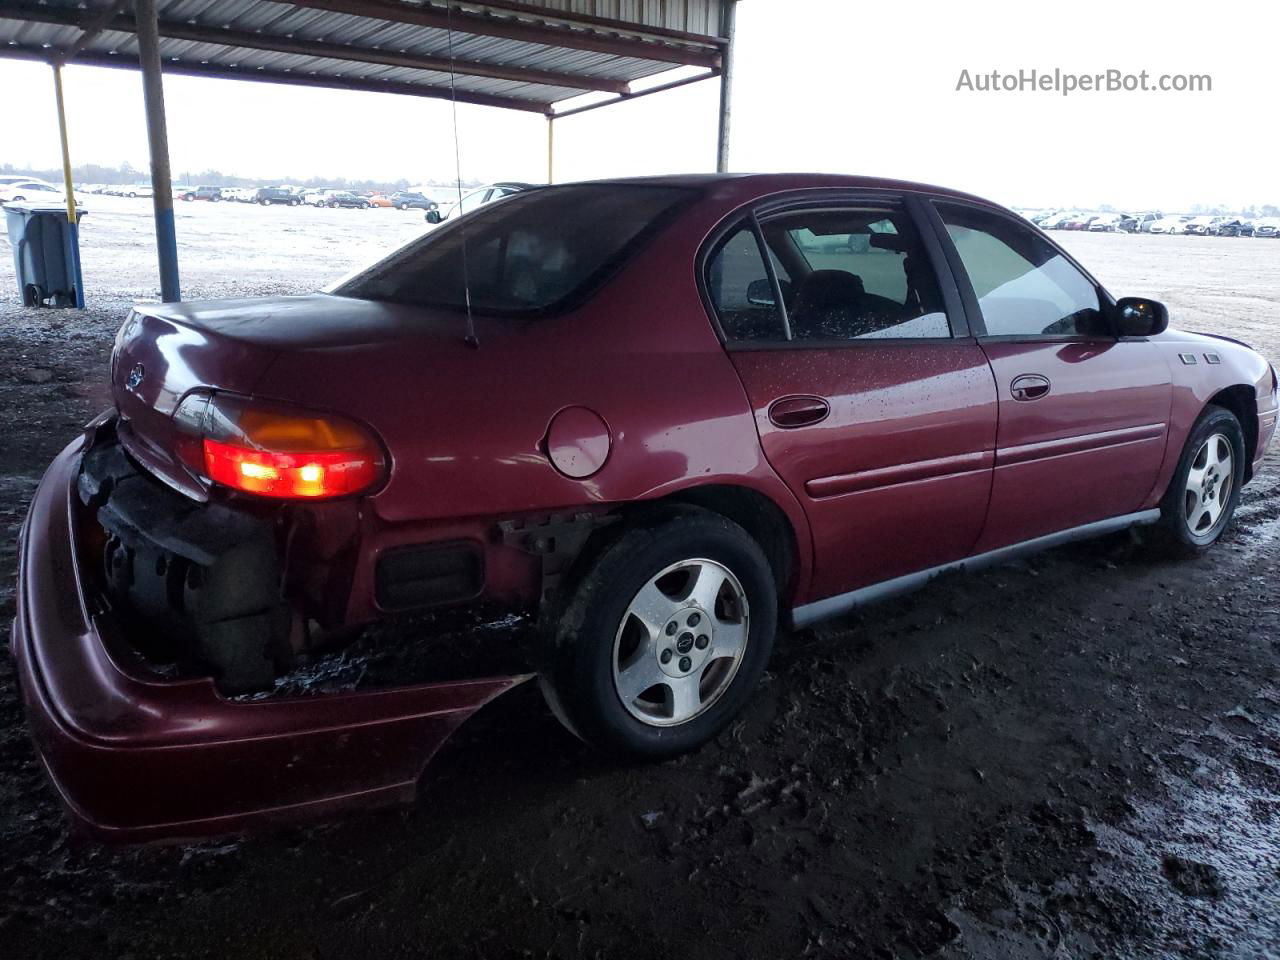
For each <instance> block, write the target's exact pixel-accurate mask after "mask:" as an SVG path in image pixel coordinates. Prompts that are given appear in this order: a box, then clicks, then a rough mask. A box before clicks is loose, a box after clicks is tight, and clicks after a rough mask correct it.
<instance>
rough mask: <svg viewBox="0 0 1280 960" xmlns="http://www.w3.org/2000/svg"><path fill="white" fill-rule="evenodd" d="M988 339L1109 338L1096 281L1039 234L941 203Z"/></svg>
mask: <svg viewBox="0 0 1280 960" xmlns="http://www.w3.org/2000/svg"><path fill="white" fill-rule="evenodd" d="M937 207H938V212H939V213H940V214H941V215H942V220H943V223H945V224H946V227H947V233H948V234H949V235H950V237H951V241H952V243H954V244H955V247H956V251H957V252H958V253H959V254H960V261H961V263H963V264H964V269H965V273H967V274H968V275H969V282H970V283H971V284H972V285H973V293H974V296H975V297H977V299H978V306H979V308H980V309H981V311H982V320H983V323H984V324H985V325H986V332H987V335H988V336H992V337H1008V336H1032V337H1034V336H1067V337H1070V336H1099V335H1105V334H1106V333H1107V332H1108V326H1107V322H1106V318H1105V317H1104V315H1103V312H1102V302H1101V300H1100V299H1099V297H1098V290H1097V288H1096V287H1095V286H1094V285H1093V282H1092V281H1091V280H1090V279H1089V278H1088V277H1086V276H1085V275H1084V274H1083V273H1081V272H1080V271H1079V270H1078V269H1077V268H1076V267H1075V266H1074V265H1073V264H1072V263H1071V261H1069V260H1068V259H1067V258H1066V257H1064V256H1063V255H1062V254H1061V253H1060V252H1059V251H1058V249H1057V248H1056V247H1054V245H1053V244H1051V243H1050V242H1049V241H1048V240H1047V239H1045V238H1044V237H1043V236H1041V235H1040V234H1039V233H1038V232H1037V231H1035V230H1031V229H1028V228H1026V227H1023V226H1022V225H1020V224H1017V223H1014V222H1013V221H1012V220H1009V219H1006V218H1005V217H1002V216H1000V215H999V214H996V213H992V212H989V211H986V210H981V209H977V208H974V207H967V206H963V205H959V204H949V203H939V204H938V205H937Z"/></svg>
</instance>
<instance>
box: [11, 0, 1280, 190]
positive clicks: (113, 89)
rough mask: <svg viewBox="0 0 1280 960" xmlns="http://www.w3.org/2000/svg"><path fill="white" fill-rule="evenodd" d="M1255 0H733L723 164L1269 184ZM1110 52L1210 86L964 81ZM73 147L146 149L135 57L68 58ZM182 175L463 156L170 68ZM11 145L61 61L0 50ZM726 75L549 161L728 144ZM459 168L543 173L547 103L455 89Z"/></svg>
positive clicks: (567, 164) (418, 177) (1084, 61)
mask: <svg viewBox="0 0 1280 960" xmlns="http://www.w3.org/2000/svg"><path fill="white" fill-rule="evenodd" d="M1278 31H1280V11H1278V10H1277V8H1276V7H1275V5H1273V4H1267V3H1260V2H1257V0H1249V2H1246V0H1216V2H1214V3H1211V4H1208V3H1204V2H1203V0H1199V2H1195V3H1192V2H1184V0H1161V2H1155V0H1126V2H1123V3H1121V2H1119V0H1077V2H1075V3H1072V4H1054V5H1048V4H1041V3H1028V2H1026V0H1019V2H1012V0H971V2H969V3H964V4H959V3H953V2H934V0H924V2H915V3H867V2H852V0H743V2H742V3H741V5H740V7H739V12H738V46H737V56H738V61H737V75H736V78H735V87H734V98H733V125H732V131H733V140H732V155H731V165H732V168H733V169H734V170H761V171H773V170H814V171H831V172H840V173H857V174H876V175H885V176H894V177H901V178H906V179H913V180H922V181H927V182H933V183H939V184H943V185H947V186H952V187H957V188H960V189H965V190H969V191H972V192H974V193H978V194H981V195H984V196H988V197H991V198H992V199H995V200H998V201H1000V202H1003V203H1006V204H1011V205H1012V204H1016V205H1027V206H1039V205H1096V204H1102V203H1110V204H1112V205H1114V206H1116V207H1127V208H1134V209H1137V208H1146V207H1162V208H1164V209H1166V210H1169V209H1185V208H1187V207H1189V206H1190V205H1191V204H1193V203H1200V204H1206V205H1210V204H1225V205H1232V206H1243V205H1248V204H1263V203H1272V204H1280V176H1277V154H1278V152H1280V136H1277V126H1276V119H1275V117H1276V114H1275V101H1276V94H1277V92H1278V88H1280V69H1278V67H1277V63H1276V60H1275V54H1274V40H1275V37H1276V36H1277V34H1278ZM1032 68H1035V69H1038V70H1040V71H1048V72H1052V71H1053V70H1054V69H1055V68H1060V69H1061V70H1063V71H1070V72H1075V73H1081V74H1084V73H1094V72H1100V71H1105V70H1107V69H1108V68H1116V69H1120V70H1123V71H1126V72H1132V73H1137V72H1139V71H1141V70H1146V71H1149V73H1150V74H1151V77H1152V82H1154V81H1155V78H1157V77H1159V76H1160V75H1161V74H1174V73H1179V74H1208V75H1210V76H1211V77H1212V87H1213V89H1212V91H1210V92H1197V93H1175V92H1166V93H1159V92H1147V93H1141V92H1134V93H1124V92H1117V93H1106V92H1103V93H1083V92H1078V93H1075V94H1073V95H1071V96H1068V97H1063V96H1061V95H1059V94H1056V93H1043V92H1037V93H1032V92H1018V93H979V92H958V91H957V90H956V85H957V81H958V79H959V77H960V75H961V71H962V70H966V69H967V70H969V71H970V73H971V74H972V75H977V74H979V73H989V72H990V71H992V70H1000V71H1002V72H1010V73H1013V72H1016V71H1018V70H1020V69H1027V70H1029V69H1032ZM66 93H67V99H68V110H69V121H70V125H71V137H72V143H71V146H72V159H73V161H75V162H97V163H104V164H109V165H115V164H118V163H120V162H121V161H124V160H128V161H129V162H131V163H133V164H134V165H135V166H137V167H139V169H145V168H146V164H147V153H146V136H145V129H144V125H143V117H142V97H141V86H140V81H139V79H138V77H137V74H136V73H134V72H132V71H123V70H107V69H96V68H91V67H71V68H68V70H67V72H66ZM165 98H166V101H167V104H168V114H169V136H170V144H171V156H172V163H173V169H174V175H175V179H177V180H183V179H186V175H187V174H188V173H189V174H190V175H191V176H195V174H196V173H198V172H199V171H201V170H204V169H208V168H213V169H218V170H221V171H223V172H225V173H233V174H237V175H247V176H258V177H262V178H264V179H282V178H284V177H286V176H294V177H299V178H302V177H308V176H311V175H316V174H319V175H326V176H346V177H352V178H361V177H369V178H382V179H388V180H394V179H398V178H400V177H404V178H406V179H408V180H410V181H413V182H419V181H422V180H427V179H437V180H443V179H447V178H449V177H450V176H452V174H453V168H454V163H453V127H452V122H451V113H450V106H449V104H448V103H447V102H442V101H433V100H423V99H419V98H410V97H398V96H389V95H383V94H372V93H351V92H344V91H329V90H312V89H305V88H293V87H285V86H276V85H270V84H253V83H245V82H237V81H224V80H201V79H195V78H190V77H176V76H175V77H169V78H166V80H165ZM0 99H2V101H3V127H0V163H2V162H11V163H15V164H32V165H36V166H41V167H47V166H55V165H57V164H58V162H59V160H58V139H57V127H56V122H55V120H54V112H53V92H52V83H51V80H50V71H49V69H48V67H46V66H43V65H40V64H32V63H24V62H16V61H13V62H9V61H3V60H0ZM716 103H717V91H716V85H715V82H714V81H709V82H706V83H702V84H695V85H693V86H690V87H687V88H684V89H682V90H677V91H673V92H671V93H665V94H658V95H655V96H653V97H648V98H645V99H642V100H638V101H635V102H634V103H629V104H622V105H619V106H617V107H611V108H608V109H604V110H598V111H593V112H592V113H590V114H586V115H584V116H582V117H574V118H568V119H566V120H563V121H560V122H558V123H557V125H556V178H557V180H569V179H584V178H592V177H602V176H616V175H624V174H645V173H661V172H670V171H705V170H710V169H713V168H714V163H715V112H716ZM458 119H459V133H460V140H461V148H462V173H463V176H464V177H466V178H478V179H485V180H493V179H527V180H541V179H544V178H545V172H546V122H545V121H544V120H543V119H542V118H541V117H540V116H538V115H526V114H522V113H518V112H514V111H503V110H496V109H491V108H484V107H470V106H466V105H461V106H459V108H458Z"/></svg>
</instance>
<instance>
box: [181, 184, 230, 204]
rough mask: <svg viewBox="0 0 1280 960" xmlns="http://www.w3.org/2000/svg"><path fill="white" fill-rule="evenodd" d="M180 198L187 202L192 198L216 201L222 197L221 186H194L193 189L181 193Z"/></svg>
mask: <svg viewBox="0 0 1280 960" xmlns="http://www.w3.org/2000/svg"><path fill="white" fill-rule="evenodd" d="M182 199H183V200H186V201H188V202H190V201H192V200H209V201H211V202H213V203H217V202H218V201H219V200H221V199H222V188H221V187H196V188H195V189H194V190H188V191H187V192H186V193H184V194H183V195H182Z"/></svg>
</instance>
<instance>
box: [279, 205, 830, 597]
mask: <svg viewBox="0 0 1280 960" xmlns="http://www.w3.org/2000/svg"><path fill="white" fill-rule="evenodd" d="M710 226H711V222H710V221H708V219H707V216H706V215H705V214H703V213H702V212H701V211H700V208H698V207H695V208H694V210H693V211H691V212H690V213H689V214H686V215H685V216H684V217H682V218H681V220H679V221H677V222H676V223H673V224H672V225H671V227H669V228H668V229H667V230H666V231H665V232H664V233H662V234H661V235H659V236H658V237H657V238H656V239H655V240H654V242H652V243H651V244H650V245H649V246H648V247H647V248H646V249H645V250H643V251H641V253H640V254H639V255H638V256H636V257H635V258H634V259H633V260H632V261H630V262H629V263H628V264H627V265H626V266H625V268H624V269H623V270H622V271H621V272H620V273H619V274H618V275H617V276H616V277H615V278H614V279H613V280H612V281H611V282H610V283H609V284H607V285H606V286H605V287H604V288H603V289H602V290H601V291H600V292H599V293H598V294H597V295H596V296H595V297H594V298H592V299H591V300H590V301H589V302H588V303H587V304H586V305H585V306H584V307H582V308H580V309H578V310H576V311H574V312H572V313H569V314H565V315H563V316H560V317H555V318H548V319H543V320H537V321H532V322H524V323H518V324H516V323H514V322H512V321H498V320H484V319H479V321H478V333H479V340H480V346H479V347H478V349H474V350H467V349H459V350H447V351H443V353H440V354H437V355H436V356H432V355H431V354H430V353H424V352H420V351H417V350H415V349H412V348H410V347H406V349H404V350H403V351H400V352H390V353H389V352H387V351H385V350H379V351H378V352H377V353H376V354H375V353H373V352H369V353H366V352H365V348H363V347H361V346H360V345H339V346H335V347H332V348H328V349H326V348H318V349H312V350H308V351H306V352H305V355H298V356H290V355H282V356H281V357H280V358H279V359H278V360H277V361H276V362H275V363H274V364H273V366H272V368H271V370H270V373H269V375H268V376H266V377H265V378H264V381H263V383H262V384H261V385H260V387H259V389H258V391H257V392H258V393H259V395H264V396H265V395H268V394H270V393H273V392H276V393H278V394H279V395H280V396H281V397H288V398H291V399H293V400H295V401H296V402H299V403H303V404H308V403H311V404H313V405H316V406H320V407H324V408H329V409H338V410H342V411H343V412H344V413H348V414H351V415H354V416H356V417H358V418H360V419H361V420H363V421H365V422H367V423H369V424H371V425H372V426H373V427H374V428H375V429H376V430H377V431H378V432H379V434H380V435H381V436H382V438H383V440H384V441H385V442H386V445H387V448H388V450H389V451H390V453H391V457H392V460H393V469H392V472H391V476H390V479H389V481H388V483H387V485H386V486H385V487H384V488H383V489H382V490H381V491H379V492H378V493H377V494H376V495H374V496H373V497H371V498H370V499H369V501H368V502H369V506H370V509H371V511H372V513H373V514H374V515H375V517H376V519H377V520H378V521H379V522H380V523H382V524H386V525H390V526H396V525H407V524H420V523H423V522H424V521H425V522H430V523H433V524H435V523H449V522H453V521H459V520H463V519H466V518H494V519H498V518H503V517H507V516H513V515H521V514H532V513H540V512H553V511H564V510H568V509H573V508H578V507H591V506H596V505H610V504H618V503H626V502H633V501H639V500H648V499H653V498H658V497H663V496H667V495H670V494H674V493H677V492H680V491H682V490H686V489H689V488H694V487H698V486H704V485H709V484H733V485H737V486H742V487H746V488H749V489H753V490H755V491H757V492H759V493H762V494H764V495H765V496H767V497H768V498H769V499H770V500H772V501H773V502H774V503H775V504H777V505H778V506H779V507H780V508H781V509H782V510H783V512H784V513H785V514H786V515H787V517H788V519H789V520H790V521H791V525H792V528H793V530H794V533H795V537H796V541H797V557H796V560H797V570H796V574H797V576H796V579H795V590H796V594H797V596H798V597H805V596H807V584H808V579H809V571H810V566H811V558H812V548H811V546H810V540H809V533H808V528H807V525H806V522H805V520H804V516H803V513H802V511H801V509H800V507H799V505H798V504H797V503H796V501H795V499H794V497H793V496H792V495H791V493H790V491H789V490H788V489H787V487H786V486H785V484H783V483H782V481H781V480H780V479H779V478H778V476H777V475H776V474H775V473H774V471H773V470H772V468H771V467H770V466H769V464H768V463H767V461H766V460H765V458H764V456H763V453H762V451H761V449H760V442H759V438H758V436H757V433H756V426H755V421H754V418H753V414H752V411H751V407H750V404H749V403H748V401H747V398H746V395H745V393H744V391H743V388H742V385H741V382H740V381H739V379H738V377H737V374H736V373H735V371H734V369H733V366H732V364H731V363H730V361H729V358H728V357H727V355H726V354H725V352H724V350H723V348H722V346H721V344H720V342H719V340H718V339H717V337H716V335H715V333H714V331H713V329H712V326H711V323H710V320H709V319H708V317H707V315H706V312H705V310H704V308H703V306H702V303H701V300H700V298H699V293H698V289H697V285H696V282H695V276H694V256H695V253H696V251H697V247H698V244H699V243H700V242H701V240H702V238H703V237H705V236H706V233H707V231H708V230H709V228H710ZM457 322H458V343H459V344H460V343H461V340H462V336H463V332H464V327H463V318H462V317H461V316H459V317H458V321H457ZM569 407H585V408H587V409H589V410H591V411H594V412H595V413H596V414H598V415H599V416H600V417H601V418H602V419H603V420H604V422H605V423H606V424H607V427H608V432H609V436H610V451H609V456H608V459H607V460H606V462H605V464H604V466H603V467H602V468H601V469H600V470H599V471H598V472H596V473H595V474H593V475H592V476H589V477H585V478H581V479H574V478H571V477H568V476H565V475H563V474H561V473H560V472H558V471H557V470H556V469H555V467H553V466H552V464H551V462H550V460H549V458H548V456H547V451H546V440H547V435H548V431H549V427H550V425H551V421H552V419H553V418H554V417H555V416H556V414H557V413H559V412H560V411H562V410H565V409H566V408H569Z"/></svg>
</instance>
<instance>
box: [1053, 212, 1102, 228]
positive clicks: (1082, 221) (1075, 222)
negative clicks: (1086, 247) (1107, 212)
mask: <svg viewBox="0 0 1280 960" xmlns="http://www.w3.org/2000/svg"><path fill="white" fill-rule="evenodd" d="M1100 216H1102V215H1101V214H1099V213H1089V214H1081V215H1079V216H1077V217H1073V218H1071V219H1070V220H1067V221H1066V222H1065V223H1063V224H1061V225H1060V226H1059V227H1058V229H1059V230H1088V229H1089V226H1090V224H1092V223H1093V222H1094V221H1095V220H1097V219H1098V217H1100Z"/></svg>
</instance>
